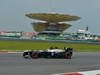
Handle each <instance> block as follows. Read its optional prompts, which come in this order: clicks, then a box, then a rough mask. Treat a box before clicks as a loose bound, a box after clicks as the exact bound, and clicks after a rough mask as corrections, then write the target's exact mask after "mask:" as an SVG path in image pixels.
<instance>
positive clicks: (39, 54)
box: [23, 47, 73, 59]
mask: <svg viewBox="0 0 100 75" xmlns="http://www.w3.org/2000/svg"><path fill="white" fill-rule="evenodd" d="M72 55H73V48H66V47H64V49H63V50H62V49H59V48H57V47H56V48H49V49H47V50H28V51H24V52H23V57H24V58H33V59H36V58H66V59H71V57H72Z"/></svg>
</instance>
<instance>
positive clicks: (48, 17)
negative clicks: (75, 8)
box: [26, 13, 80, 39]
mask: <svg viewBox="0 0 100 75" xmlns="http://www.w3.org/2000/svg"><path fill="white" fill-rule="evenodd" d="M26 16H27V17H29V18H31V19H36V20H40V21H43V22H40V21H39V22H34V23H32V26H33V29H34V30H35V31H36V32H38V36H39V37H41V38H45V39H55V38H58V37H59V36H60V34H62V32H63V31H64V30H65V29H67V28H69V27H70V26H72V25H70V24H66V23H65V22H68V21H76V20H79V19H80V17H78V16H71V15H67V14H58V13H31V14H26Z"/></svg>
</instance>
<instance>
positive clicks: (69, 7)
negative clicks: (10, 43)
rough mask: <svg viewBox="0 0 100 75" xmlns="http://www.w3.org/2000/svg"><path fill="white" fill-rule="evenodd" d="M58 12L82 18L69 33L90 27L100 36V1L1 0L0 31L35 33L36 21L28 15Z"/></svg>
mask: <svg viewBox="0 0 100 75" xmlns="http://www.w3.org/2000/svg"><path fill="white" fill-rule="evenodd" d="M40 12H41V13H46V12H56V13H64V14H70V15H74V16H80V17H81V19H80V20H78V21H72V22H68V24H72V25H73V26H72V27H70V28H69V29H68V30H66V31H67V32H76V31H77V30H78V29H84V28H85V27H86V26H88V27H89V31H90V32H91V33H93V34H99V35H100V0H0V31H2V30H4V31H5V30H6V31H29V32H30V31H33V29H32V26H31V24H30V23H32V22H34V21H35V20H32V19H29V18H28V17H26V16H25V14H26V13H40Z"/></svg>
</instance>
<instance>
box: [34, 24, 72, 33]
mask: <svg viewBox="0 0 100 75" xmlns="http://www.w3.org/2000/svg"><path fill="white" fill-rule="evenodd" d="M47 24H48V23H42V22H35V23H32V25H33V29H34V30H35V31H37V32H41V31H44V30H45V29H46V28H47ZM70 26H71V25H70V24H65V23H58V29H59V31H63V30H65V29H67V28H69V27H70Z"/></svg>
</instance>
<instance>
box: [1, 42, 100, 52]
mask: <svg viewBox="0 0 100 75" xmlns="http://www.w3.org/2000/svg"><path fill="white" fill-rule="evenodd" d="M50 46H53V47H59V48H61V49H63V47H72V48H73V49H74V50H75V51H100V45H96V44H70V43H51V42H31V41H30V42H29V41H0V50H10V51H20V50H22V51H23V50H27V49H28V50H30V49H32V50H39V49H41V50H43V49H44V50H45V49H48V48H49V47H50Z"/></svg>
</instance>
